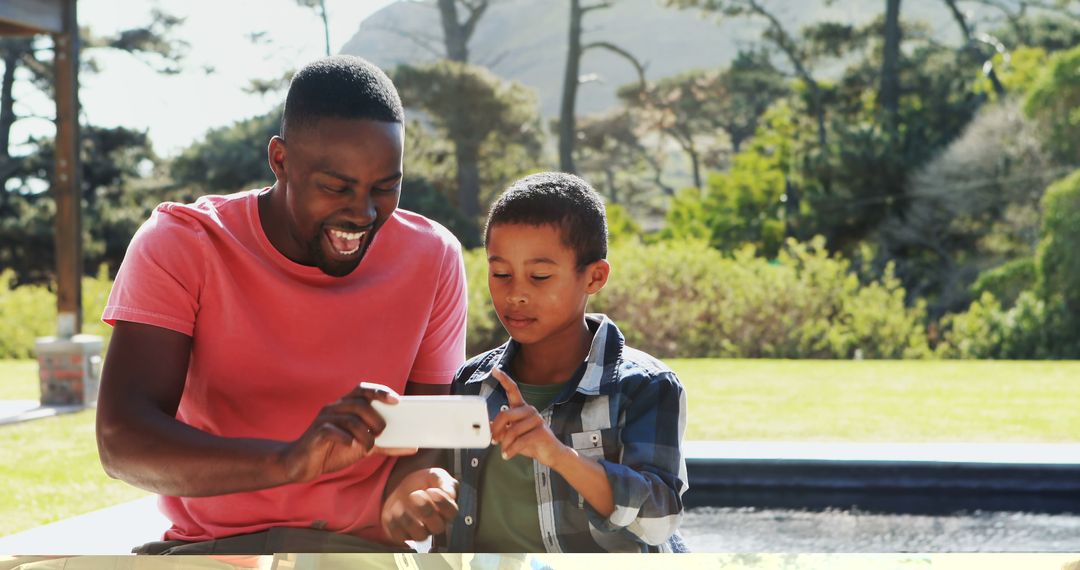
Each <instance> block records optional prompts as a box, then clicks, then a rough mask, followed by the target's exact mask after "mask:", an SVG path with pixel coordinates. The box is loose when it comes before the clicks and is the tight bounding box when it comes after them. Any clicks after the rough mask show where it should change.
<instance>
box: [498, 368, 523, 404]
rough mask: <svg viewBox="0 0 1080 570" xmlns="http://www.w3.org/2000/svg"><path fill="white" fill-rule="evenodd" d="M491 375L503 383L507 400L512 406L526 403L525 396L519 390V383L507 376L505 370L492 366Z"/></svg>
mask: <svg viewBox="0 0 1080 570" xmlns="http://www.w3.org/2000/svg"><path fill="white" fill-rule="evenodd" d="M491 375H492V376H494V377H495V379H496V380H498V381H499V384H502V387H503V390H506V400H507V402H509V404H510V407H512V408H516V407H518V406H524V405H525V398H522V397H521V390H518V387H517V383H516V382H514V381H513V380H512V379H511V378H510V377H509V376H507V375H506V373H505V372H503V371H502V370H500V369H498V368H492V369H491Z"/></svg>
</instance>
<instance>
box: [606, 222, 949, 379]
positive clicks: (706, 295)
mask: <svg viewBox="0 0 1080 570" xmlns="http://www.w3.org/2000/svg"><path fill="white" fill-rule="evenodd" d="M609 259H610V261H611V263H612V276H611V279H610V281H609V282H608V285H607V287H605V289H604V290H603V291H602V292H601V293H599V294H598V295H597V296H596V298H595V299H594V300H593V305H592V309H591V310H595V311H599V312H604V313H607V314H608V315H609V316H611V317H612V319H614V320H615V322H616V323H618V324H619V326H620V328H621V329H622V330H623V333H624V334H625V335H626V336H627V342H628V343H629V344H631V345H633V346H635V347H637V348H640V349H642V350H645V351H647V352H650V353H653V354H655V355H657V356H660V357H739V358H746V357H750V358H757V357H765V358H851V357H853V356H855V355H857V354H861V355H862V356H864V357H866V358H917V357H924V356H928V355H929V354H930V350H929V347H928V345H927V340H926V335H925V331H924V321H925V310H924V308H923V307H922V306H921V305H918V306H916V307H914V308H908V307H905V306H904V290H903V288H902V287H900V284H899V282H898V281H897V280H896V279H895V277H893V276H892V274H891V271H889V272H887V273H886V276H885V278H884V279H882V280H881V281H874V282H870V283H868V284H862V283H860V282H859V279H858V278H857V277H856V276H855V275H854V274H853V273H851V271H850V266H849V263H848V262H847V261H846V260H843V259H840V258H838V257H829V256H828V254H827V253H826V252H825V248H824V239H822V238H816V239H815V240H814V241H812V242H810V243H798V242H795V241H791V240H789V241H788V242H787V244H786V247H785V249H783V250H781V251H780V253H779V256H778V258H777V259H776V261H775V262H769V261H766V260H765V259H762V258H760V257H757V256H756V255H755V251H754V250H753V249H752V248H744V249H742V250H740V251H738V252H736V253H735V254H734V255H733V256H731V257H727V256H724V255H723V254H721V253H720V252H718V251H717V250H715V249H712V248H710V247H708V245H706V244H705V243H704V242H701V241H697V242H693V241H692V242H661V243H658V244H655V245H648V246H643V245H632V246H627V247H618V248H614V249H613V250H612V251H611V253H610V255H609Z"/></svg>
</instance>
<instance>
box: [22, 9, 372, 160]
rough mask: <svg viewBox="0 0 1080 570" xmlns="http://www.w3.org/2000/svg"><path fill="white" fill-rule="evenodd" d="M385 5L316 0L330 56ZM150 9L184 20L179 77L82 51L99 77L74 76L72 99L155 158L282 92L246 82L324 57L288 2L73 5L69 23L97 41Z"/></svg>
mask: <svg viewBox="0 0 1080 570" xmlns="http://www.w3.org/2000/svg"><path fill="white" fill-rule="evenodd" d="M392 1H393V0H326V4H327V12H328V13H329V16H330V47H331V51H332V52H334V53H336V52H337V51H339V50H340V49H341V46H342V45H344V44H345V42H347V41H348V40H349V39H350V38H351V37H352V36H353V34H354V33H355V32H356V30H357V29H358V28H359V26H360V22H361V21H362V20H363V19H364V18H366V17H367V16H369V15H370V14H372V13H374V12H375V11H377V10H378V9H380V8H382V7H384V6H386V5H387V4H390V3H391V2H392ZM155 6H156V7H159V8H161V9H162V10H164V11H166V12H168V13H171V14H173V15H176V16H180V17H184V18H186V21H185V22H184V23H183V24H182V25H181V26H180V27H179V28H178V29H176V30H175V31H174V36H175V37H177V38H180V39H184V40H186V41H187V42H188V43H189V44H190V47H189V48H188V53H187V57H186V58H185V61H184V64H183V66H184V71H183V72H182V73H181V74H179V75H174V76H163V75H160V74H158V73H156V72H155V71H154V70H153V69H152V68H151V67H150V66H148V65H147V64H146V63H144V62H142V61H140V60H138V59H136V58H134V57H132V56H130V55H128V54H123V53H109V52H108V50H94V51H93V52H92V53H90V52H89V51H88V52H87V55H89V56H91V57H93V58H94V59H95V60H96V61H97V63H98V65H99V66H100V67H101V72H100V73H96V74H90V73H83V74H81V76H80V83H81V90H80V94H79V97H80V102H81V103H82V107H83V117H84V118H83V120H84V121H85V122H89V123H91V124H94V125H97V126H104V127H111V126H118V125H122V126H125V127H130V128H135V129H140V130H143V129H145V130H147V131H148V132H149V134H150V139H151V140H152V141H153V143H154V149H155V150H156V151H157V153H158V154H159V155H163V156H170V155H173V154H175V153H177V152H179V151H180V150H181V149H183V148H184V147H185V146H187V145H188V144H190V143H192V142H194V141H196V140H198V139H200V138H201V136H202V135H203V134H204V133H205V132H206V130H207V129H209V128H212V127H217V126H223V125H227V124H229V123H232V122H234V121H237V120H240V119H244V118H247V117H251V116H254V115H259V114H262V113H265V112H266V111H267V110H268V109H270V108H271V107H273V106H274V105H275V104H277V103H278V102H279V99H280V97H283V96H284V94H283V93H281V94H277V95H272V96H268V97H262V96H258V95H248V94H246V93H244V92H243V87H244V86H246V85H247V84H248V82H249V81H250V80H251V79H255V78H272V77H279V76H281V75H282V74H283V73H284V72H285V71H286V70H288V69H294V68H297V67H300V66H302V65H303V64H304V63H306V62H308V61H311V60H313V59H315V58H318V57H321V56H323V55H324V54H325V43H324V39H323V25H322V20H321V19H320V18H319V17H318V15H317V14H316V12H315V11H314V10H311V9H309V8H301V7H299V6H297V3H296V0H79V4H78V10H79V13H78V16H79V23H80V25H81V26H87V27H89V28H90V29H91V30H92V31H93V32H94V33H96V34H102V35H104V34H108V33H111V32H116V31H118V30H121V29H126V28H131V27H137V26H140V25H143V24H145V23H147V22H149V20H150V11H151V9H152V8H154V7H155ZM258 32H265V34H264V35H263V36H262V37H263V40H264V41H265V42H266V43H264V44H261V45H257V44H255V43H253V42H252V41H251V39H250V35H251V34H253V33H258ZM206 68H213V70H214V72H213V73H209V74H208V73H207V72H206V71H205V69H206ZM31 99H32V98H31ZM26 103H27V105H26V106H25V107H24V108H23V113H24V114H26V113H27V112H28V111H29V112H35V113H36V114H40V115H46V114H47V115H49V116H50V117H51V115H52V114H53V112H54V111H53V110H52V109H51V108H48V109H46V110H42V105H46V106H49V105H51V104H52V103H51V101H40V100H39V101H33V100H30V101H27V102H26ZM22 123H25V125H18V126H20V127H21V128H22V129H23V133H24V134H28V133H30V132H34V131H35V130H36V131H38V132H42V133H43V134H51V133H52V132H53V131H52V127H51V125H49V124H48V123H47V122H46V121H42V120H28V121H22ZM13 134H14V136H15V137H16V139H15V140H18V136H19V133H18V132H15V133H13Z"/></svg>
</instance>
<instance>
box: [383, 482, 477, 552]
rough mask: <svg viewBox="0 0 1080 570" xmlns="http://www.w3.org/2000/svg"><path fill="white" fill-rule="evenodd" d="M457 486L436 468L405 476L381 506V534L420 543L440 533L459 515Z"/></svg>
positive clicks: (392, 538)
mask: <svg viewBox="0 0 1080 570" xmlns="http://www.w3.org/2000/svg"><path fill="white" fill-rule="evenodd" d="M457 485H458V482H457V480H456V479H454V478H453V477H452V476H451V475H450V474H449V473H447V472H446V470H445V469H441V468H438V467H433V468H431V469H421V470H419V471H414V472H412V473H410V474H408V475H406V476H405V477H404V478H403V479H402V480H401V482H400V483H398V486H397V487H396V488H395V489H394V490H393V491H392V492H391V493H390V494H389V495H387V496H386V502H384V503H383V509H382V517H381V518H382V526H383V531H384V532H386V535H387V536H389V537H390V539H391V540H394V541H395V542H405V541H406V540H416V541H420V540H424V539H426V538H427V537H429V536H432V535H435V534H439V533H441V532H443V531H444V530H446V523H448V522H450V521H451V520H453V518H454V517H456V516H457V513H458V506H457V502H456V501H455V499H457Z"/></svg>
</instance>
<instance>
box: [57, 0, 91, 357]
mask: <svg viewBox="0 0 1080 570" xmlns="http://www.w3.org/2000/svg"><path fill="white" fill-rule="evenodd" d="M75 4H76V0H64V2H63V7H62V10H63V32H61V33H59V34H54V35H53V39H54V42H55V51H56V55H55V58H56V59H55V66H56V171H55V173H54V176H53V184H52V191H53V198H54V199H55V200H56V220H55V224H56V226H55V227H56V281H57V284H56V303H57V307H56V308H57V336H58V337H60V338H69V337H71V336H72V335H75V334H78V333H79V332H80V331H81V330H82V283H81V278H82V274H83V258H82V257H83V256H82V253H83V252H82V211H81V210H82V181H81V177H80V174H81V170H82V169H81V167H80V161H79V26H78V20H77V18H76V12H75Z"/></svg>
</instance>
